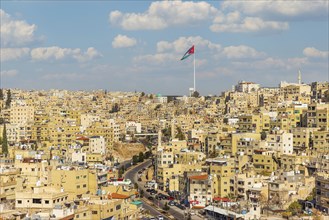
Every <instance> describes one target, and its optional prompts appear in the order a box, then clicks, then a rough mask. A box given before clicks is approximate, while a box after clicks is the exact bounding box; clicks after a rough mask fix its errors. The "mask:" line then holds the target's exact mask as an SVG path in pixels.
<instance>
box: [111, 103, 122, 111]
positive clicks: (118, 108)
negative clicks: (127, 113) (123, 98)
mask: <svg viewBox="0 0 329 220" xmlns="http://www.w3.org/2000/svg"><path fill="white" fill-rule="evenodd" d="M118 111H120V107H119V105H118V103H115V104H114V105H113V106H112V109H111V110H110V113H116V112H118Z"/></svg>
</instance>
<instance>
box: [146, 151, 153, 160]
mask: <svg viewBox="0 0 329 220" xmlns="http://www.w3.org/2000/svg"><path fill="white" fill-rule="evenodd" d="M151 155H152V152H151V151H146V152H145V155H144V158H145V159H148V158H149V157H150V156H151Z"/></svg>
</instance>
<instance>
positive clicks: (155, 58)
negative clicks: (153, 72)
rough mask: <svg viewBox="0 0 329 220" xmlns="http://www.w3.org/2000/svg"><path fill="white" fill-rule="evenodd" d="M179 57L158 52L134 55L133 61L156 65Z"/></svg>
mask: <svg viewBox="0 0 329 220" xmlns="http://www.w3.org/2000/svg"><path fill="white" fill-rule="evenodd" d="M178 60H179V59H177V57H176V56H175V55H173V54H171V53H158V54H147V55H141V56H137V57H134V59H133V61H134V62H138V63H139V62H141V63H147V64H149V65H158V64H164V63H168V62H172V61H177V62H178Z"/></svg>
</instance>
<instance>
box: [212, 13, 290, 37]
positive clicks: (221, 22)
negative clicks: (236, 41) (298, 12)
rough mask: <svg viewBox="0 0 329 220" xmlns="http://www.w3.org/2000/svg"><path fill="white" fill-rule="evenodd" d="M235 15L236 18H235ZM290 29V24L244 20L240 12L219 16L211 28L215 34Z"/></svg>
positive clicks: (249, 18) (254, 19)
mask: <svg viewBox="0 0 329 220" xmlns="http://www.w3.org/2000/svg"><path fill="white" fill-rule="evenodd" d="M233 15H234V16H233ZM287 29H289V24H288V22H279V21H265V20H263V19H261V18H258V17H245V18H242V17H241V16H240V14H239V12H234V13H233V14H228V15H227V16H224V15H219V16H217V17H216V18H215V19H214V24H212V25H211V26H210V30H211V31H213V32H233V33H234V32H259V31H282V30H287Z"/></svg>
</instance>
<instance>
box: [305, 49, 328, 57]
mask: <svg viewBox="0 0 329 220" xmlns="http://www.w3.org/2000/svg"><path fill="white" fill-rule="evenodd" d="M303 54H304V55H305V56H307V57H316V58H328V56H329V51H321V50H318V49H316V48H314V47H306V48H305V49H304V50H303Z"/></svg>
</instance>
